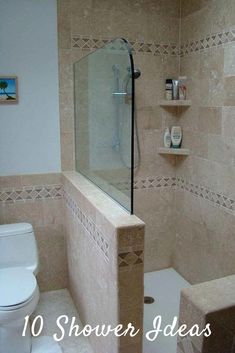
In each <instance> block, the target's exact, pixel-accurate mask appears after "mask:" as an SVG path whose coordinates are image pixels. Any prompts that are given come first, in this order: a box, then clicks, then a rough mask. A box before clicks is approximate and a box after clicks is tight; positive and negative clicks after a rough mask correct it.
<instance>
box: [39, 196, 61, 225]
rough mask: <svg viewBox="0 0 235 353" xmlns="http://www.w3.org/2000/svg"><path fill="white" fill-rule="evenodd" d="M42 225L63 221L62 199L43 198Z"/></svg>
mask: <svg viewBox="0 0 235 353" xmlns="http://www.w3.org/2000/svg"><path fill="white" fill-rule="evenodd" d="M42 209H43V222H44V225H50V224H61V223H63V200H53V199H50V200H43V202H42Z"/></svg>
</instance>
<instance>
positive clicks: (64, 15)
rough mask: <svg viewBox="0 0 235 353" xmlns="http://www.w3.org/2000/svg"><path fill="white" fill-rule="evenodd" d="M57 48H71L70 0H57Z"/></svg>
mask: <svg viewBox="0 0 235 353" xmlns="http://www.w3.org/2000/svg"><path fill="white" fill-rule="evenodd" d="M57 12H58V19H57V21H58V46H59V49H69V48H70V47H71V0H66V1H64V0H58V1H57Z"/></svg>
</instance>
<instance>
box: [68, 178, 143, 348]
mask: <svg viewBox="0 0 235 353" xmlns="http://www.w3.org/2000/svg"><path fill="white" fill-rule="evenodd" d="M63 184H64V192H65V201H66V202H65V203H66V210H65V217H66V238H67V250H68V273H69V288H70V292H71V294H72V297H73V300H74V302H75V305H76V306H77V308H78V310H79V313H80V315H81V318H82V321H83V323H89V324H90V325H91V326H92V327H95V326H96V325H98V324H109V325H110V324H111V325H112V326H113V327H114V326H116V325H117V324H118V323H122V324H123V325H125V326H126V325H127V324H128V323H129V322H131V323H133V325H134V326H135V327H136V328H139V329H140V330H141V332H140V334H138V335H137V336H136V337H135V338H133V339H130V338H128V337H123V338H117V337H115V336H112V335H109V336H108V337H99V338H97V337H96V336H95V335H94V336H92V337H91V343H92V346H93V349H94V352H95V353H103V352H112V353H134V352H141V347H142V325H143V295H144V293H143V274H144V268H143V253H144V223H143V222H142V221H140V220H139V219H138V218H137V217H136V216H130V215H129V214H128V213H127V212H126V211H124V210H123V209H122V208H121V207H120V206H118V205H117V204H116V203H115V202H114V201H112V200H111V199H110V198H109V197H107V196H106V195H105V194H104V193H102V192H101V191H100V190H99V189H97V187H96V186H94V185H93V184H91V183H90V182H89V181H87V180H86V179H85V178H84V177H83V176H81V175H79V174H78V173H75V172H66V173H64V174H63Z"/></svg>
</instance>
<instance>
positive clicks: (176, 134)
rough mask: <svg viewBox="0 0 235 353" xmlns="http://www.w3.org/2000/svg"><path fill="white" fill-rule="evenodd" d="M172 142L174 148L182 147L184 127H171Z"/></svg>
mask: <svg viewBox="0 0 235 353" xmlns="http://www.w3.org/2000/svg"><path fill="white" fill-rule="evenodd" d="M171 142H172V147H173V148H180V146H181V142H182V129H181V127H180V126H173V127H172V129H171Z"/></svg>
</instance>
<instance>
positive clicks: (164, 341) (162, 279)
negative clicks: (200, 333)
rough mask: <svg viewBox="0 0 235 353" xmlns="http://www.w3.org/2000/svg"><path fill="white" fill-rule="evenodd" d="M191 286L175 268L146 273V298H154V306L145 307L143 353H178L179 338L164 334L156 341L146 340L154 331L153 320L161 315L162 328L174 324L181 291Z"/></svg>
mask: <svg viewBox="0 0 235 353" xmlns="http://www.w3.org/2000/svg"><path fill="white" fill-rule="evenodd" d="M189 286H190V284H189V283H188V282H187V281H186V280H185V279H184V278H183V277H182V276H180V275H179V274H178V273H177V272H176V271H175V270H174V269H173V268H169V269H165V270H161V271H156V272H149V273H145V275H144V287H145V289H144V292H145V296H149V297H153V298H154V299H155V302H154V303H153V304H145V305H144V340H143V353H176V349H177V336H176V337H171V336H168V337H165V336H164V335H162V334H159V336H158V337H157V338H156V340H155V341H153V342H150V341H148V340H147V339H146V337H145V334H146V332H148V331H150V330H153V320H154V318H155V317H156V316H158V315H161V317H162V327H163V328H164V327H165V326H166V325H169V324H171V323H172V321H173V318H174V316H177V317H178V314H179V304H180V291H181V289H183V288H186V287H189Z"/></svg>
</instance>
